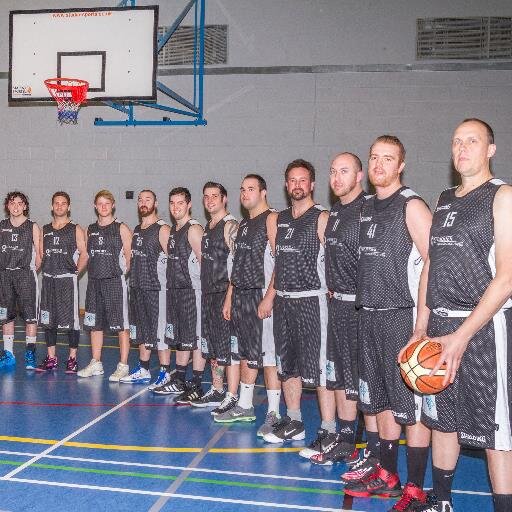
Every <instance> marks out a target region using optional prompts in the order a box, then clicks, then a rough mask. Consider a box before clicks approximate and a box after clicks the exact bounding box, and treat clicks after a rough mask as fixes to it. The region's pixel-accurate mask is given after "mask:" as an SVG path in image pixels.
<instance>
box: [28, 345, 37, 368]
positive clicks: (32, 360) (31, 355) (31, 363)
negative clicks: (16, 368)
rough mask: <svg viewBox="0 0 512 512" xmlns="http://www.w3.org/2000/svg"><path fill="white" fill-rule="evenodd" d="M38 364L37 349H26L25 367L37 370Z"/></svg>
mask: <svg viewBox="0 0 512 512" xmlns="http://www.w3.org/2000/svg"><path fill="white" fill-rule="evenodd" d="M36 366H37V361H36V351H35V350H26V351H25V369H26V370H35V369H36Z"/></svg>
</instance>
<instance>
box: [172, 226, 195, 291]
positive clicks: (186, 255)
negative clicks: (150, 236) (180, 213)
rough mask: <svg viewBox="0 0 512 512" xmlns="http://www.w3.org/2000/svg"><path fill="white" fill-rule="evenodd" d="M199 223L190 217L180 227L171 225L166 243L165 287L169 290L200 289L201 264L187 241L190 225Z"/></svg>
mask: <svg viewBox="0 0 512 512" xmlns="http://www.w3.org/2000/svg"><path fill="white" fill-rule="evenodd" d="M194 224H199V222H197V220H194V219H190V220H189V221H188V222H187V223H186V224H184V225H183V226H182V227H181V228H180V229H176V226H172V227H171V234H170V236H169V242H168V243H167V288H168V289H170V290H175V289H178V290H182V289H189V290H190V289H194V290H200V289H201V266H200V264H199V260H198V259H197V256H196V255H195V254H194V251H193V250H192V247H191V246H190V243H189V241H188V230H189V229H190V226H192V225H194Z"/></svg>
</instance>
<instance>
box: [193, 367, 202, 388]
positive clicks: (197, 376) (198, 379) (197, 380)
mask: <svg viewBox="0 0 512 512" xmlns="http://www.w3.org/2000/svg"><path fill="white" fill-rule="evenodd" d="M202 382H203V372H202V371H201V370H193V371H192V384H194V385H196V386H200V385H201V383H202Z"/></svg>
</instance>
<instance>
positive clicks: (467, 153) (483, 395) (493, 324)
mask: <svg viewBox="0 0 512 512" xmlns="http://www.w3.org/2000/svg"><path fill="white" fill-rule="evenodd" d="M495 151H496V146H495V144H494V133H493V131H492V129H491V127H490V126H489V125H488V124H487V123H485V122H484V121H481V120H480V119H466V120H465V121H463V122H462V123H461V124H460V125H459V126H458V127H457V128H456V129H455V132H454V135H453V139H452V159H453V165H454V167H455V170H456V171H457V172H458V173H459V175H460V179H461V183H460V185H459V186H457V187H454V188H450V189H448V190H445V191H444V192H443V193H442V194H441V196H440V197H439V200H438V202H437V206H436V209H435V213H434V219H433V223H432V230H431V236H430V253H429V260H427V262H426V263H427V264H426V265H425V268H424V271H423V273H422V277H421V291H422V293H421V296H420V298H421V301H420V306H421V307H420V310H419V313H418V319H417V322H416V327H415V332H414V335H413V339H415V340H416V339H418V338H419V337H420V336H422V335H425V334H428V335H429V336H430V337H432V338H431V339H432V341H436V342H439V343H441V345H442V347H443V352H442V354H441V356H440V363H441V362H443V361H446V365H447V369H446V377H445V383H446V382H452V383H454V385H452V386H450V387H448V388H447V389H446V390H444V391H442V392H441V393H439V394H437V395H433V396H429V397H425V399H424V404H423V416H422V420H423V421H424V422H425V423H426V424H427V425H428V426H429V427H431V428H432V429H433V431H432V452H433V482H434V493H435V494H436V495H437V500H438V502H437V504H434V505H431V506H428V507H425V508H424V509H423V510H426V511H429V512H451V511H452V510H453V508H452V503H451V485H452V481H453V475H454V473H455V467H456V465H457V460H458V456H459V442H460V443H461V444H467V445H470V446H473V447H477V448H484V449H485V450H486V453H487V463H488V467H489V475H490V478H491V484H492V489H493V499H494V510H495V511H496V512H509V511H510V510H512V472H511V470H510V468H512V435H511V392H512V390H511V388H510V382H511V380H510V375H511V368H510V361H511V360H510V352H508V355H507V343H508V347H509V348H508V350H510V339H511V337H512V309H511V307H512V301H511V300H510V296H511V295H512V258H511V257H510V255H511V254H512V231H511V230H510V221H511V219H512V187H510V186H508V185H506V184H505V183H504V182H503V181H501V180H499V179H494V178H493V175H492V172H491V168H490V160H491V158H492V157H493V156H494V153H495ZM427 283H428V285H427ZM507 340H509V341H508V342H507ZM436 369H437V368H435V370H436ZM457 437H458V440H457Z"/></svg>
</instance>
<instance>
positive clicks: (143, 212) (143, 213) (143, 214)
mask: <svg viewBox="0 0 512 512" xmlns="http://www.w3.org/2000/svg"><path fill="white" fill-rule="evenodd" d="M152 213H155V207H154V206H152V207H151V208H148V207H146V206H141V207H140V208H139V215H140V216H141V217H149V216H150V215H151V214H152Z"/></svg>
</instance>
